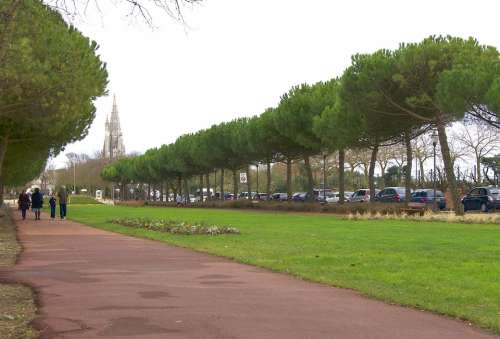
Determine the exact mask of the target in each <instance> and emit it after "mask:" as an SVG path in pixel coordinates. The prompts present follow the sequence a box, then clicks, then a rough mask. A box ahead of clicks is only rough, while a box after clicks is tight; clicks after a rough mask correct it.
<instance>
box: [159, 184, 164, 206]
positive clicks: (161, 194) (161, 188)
mask: <svg viewBox="0 0 500 339" xmlns="http://www.w3.org/2000/svg"><path fill="white" fill-rule="evenodd" d="M163 200H164V199H163V181H162V182H161V183H160V201H161V202H163Z"/></svg>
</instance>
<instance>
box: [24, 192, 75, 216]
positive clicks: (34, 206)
mask: <svg viewBox="0 0 500 339" xmlns="http://www.w3.org/2000/svg"><path fill="white" fill-rule="evenodd" d="M57 199H59V215H60V217H61V219H62V220H64V219H66V210H67V208H66V204H67V201H68V194H67V192H66V189H65V188H64V187H63V188H61V189H60V190H59V191H58V192H57ZM17 204H18V208H19V210H20V211H21V216H22V218H23V220H25V219H26V212H27V211H28V210H29V209H30V207H31V211H32V212H33V213H34V214H35V220H40V213H41V211H42V208H43V194H42V192H40V189H39V188H38V187H36V188H35V189H34V191H33V193H32V194H29V193H27V192H26V191H23V192H22V193H21V194H19V199H18V201H17ZM56 204H57V200H56V197H55V196H54V194H51V195H50V198H49V206H50V218H51V219H55V218H56Z"/></svg>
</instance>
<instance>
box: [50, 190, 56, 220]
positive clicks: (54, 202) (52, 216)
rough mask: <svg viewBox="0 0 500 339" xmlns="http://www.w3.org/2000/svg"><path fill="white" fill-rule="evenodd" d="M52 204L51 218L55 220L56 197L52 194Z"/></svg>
mask: <svg viewBox="0 0 500 339" xmlns="http://www.w3.org/2000/svg"><path fill="white" fill-rule="evenodd" d="M49 205H50V219H52V220H54V219H55V218H56V198H55V197H54V195H52V196H51V197H50V199H49Z"/></svg>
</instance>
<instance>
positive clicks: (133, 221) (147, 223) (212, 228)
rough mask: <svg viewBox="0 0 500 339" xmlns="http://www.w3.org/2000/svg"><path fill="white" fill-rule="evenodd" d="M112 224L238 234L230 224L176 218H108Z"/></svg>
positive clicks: (181, 232)
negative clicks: (182, 220) (221, 224)
mask: <svg viewBox="0 0 500 339" xmlns="http://www.w3.org/2000/svg"><path fill="white" fill-rule="evenodd" d="M110 222H111V223H113V224H118V225H122V226H127V227H135V228H142V229H147V230H151V231H158V232H167V233H172V234H183V235H194V234H204V235H220V234H239V233H240V231H239V230H238V229H237V228H234V227H230V226H217V225H208V224H204V223H197V224H191V223H187V222H179V221H176V220H151V219H145V218H118V219H112V220H110Z"/></svg>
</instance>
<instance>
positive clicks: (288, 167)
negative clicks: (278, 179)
mask: <svg viewBox="0 0 500 339" xmlns="http://www.w3.org/2000/svg"><path fill="white" fill-rule="evenodd" d="M286 193H287V199H288V200H292V159H289V158H288V159H286Z"/></svg>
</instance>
